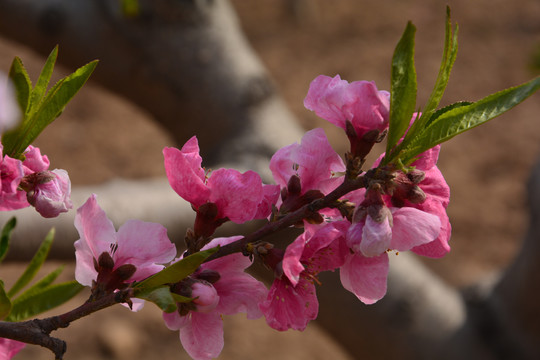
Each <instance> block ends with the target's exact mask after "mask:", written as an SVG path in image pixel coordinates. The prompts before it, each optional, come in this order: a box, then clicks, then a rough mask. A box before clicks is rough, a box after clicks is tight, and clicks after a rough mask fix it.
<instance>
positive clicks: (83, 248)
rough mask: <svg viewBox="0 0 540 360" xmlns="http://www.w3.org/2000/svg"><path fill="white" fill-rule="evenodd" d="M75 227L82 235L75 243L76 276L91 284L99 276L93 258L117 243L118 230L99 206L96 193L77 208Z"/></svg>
mask: <svg viewBox="0 0 540 360" xmlns="http://www.w3.org/2000/svg"><path fill="white" fill-rule="evenodd" d="M75 227H76V228H77V231H78V232H79V236H80V239H79V240H77V241H75V244H74V245H75V256H76V258H77V264H76V267H75V278H76V279H77V281H78V282H79V283H81V284H83V285H88V286H90V285H91V284H92V280H93V279H95V278H96V276H97V273H96V271H95V269H94V265H93V259H94V258H95V259H97V258H99V255H101V253H103V252H109V251H110V249H111V245H112V244H116V231H115V229H114V226H113V224H112V222H111V221H110V220H109V219H108V218H107V215H106V214H105V212H104V211H103V210H102V209H101V208H100V207H99V205H98V203H97V200H96V195H95V194H92V196H90V198H88V200H87V201H86V202H85V203H84V205H82V206H81V207H80V208H79V209H78V210H77V214H76V215H75Z"/></svg>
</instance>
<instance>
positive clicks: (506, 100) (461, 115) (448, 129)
mask: <svg viewBox="0 0 540 360" xmlns="http://www.w3.org/2000/svg"><path fill="white" fill-rule="evenodd" d="M539 88H540V77H537V78H535V79H533V80H531V81H529V82H526V83H524V84H522V85H519V86H516V87H513V88H510V89H506V90H503V91H500V92H497V93H495V94H492V95H489V96H487V97H485V98H484V99H482V100H479V101H477V102H475V103H472V104H468V105H462V106H456V107H453V108H451V109H450V110H448V111H445V112H442V113H441V114H440V116H438V117H437V118H433V120H430V123H429V125H428V126H427V127H426V128H424V129H423V131H422V132H420V133H419V134H418V136H416V137H415V138H413V139H412V140H411V142H410V144H409V146H407V148H405V149H404V151H403V154H402V156H401V157H400V159H401V160H402V162H403V164H405V165H407V164H409V163H410V162H411V161H412V159H414V158H415V157H416V156H417V155H419V154H421V153H422V152H424V151H426V150H428V149H431V148H432V147H434V146H436V145H438V144H440V143H443V142H445V141H447V140H449V139H451V138H452V137H454V136H456V135H458V134H461V133H462V132H464V131H467V130H470V129H472V128H474V127H476V126H478V125H481V124H483V123H485V122H487V121H489V120H491V119H493V118H495V117H497V116H499V115H501V114H502V113H504V112H506V111H508V110H510V109H511V108H513V107H514V106H516V105H517V104H519V103H521V102H522V101H523V100H525V99H526V98H527V97H529V96H530V95H532V94H533V93H534V92H535V91H537V90H538V89H539Z"/></svg>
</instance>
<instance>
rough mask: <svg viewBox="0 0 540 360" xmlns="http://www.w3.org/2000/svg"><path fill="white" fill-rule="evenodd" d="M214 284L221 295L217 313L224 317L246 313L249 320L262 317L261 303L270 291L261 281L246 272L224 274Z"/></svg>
mask: <svg viewBox="0 0 540 360" xmlns="http://www.w3.org/2000/svg"><path fill="white" fill-rule="evenodd" d="M220 275H221V278H220V279H219V280H218V281H217V282H216V283H215V284H214V287H215V288H216V291H217V293H218V295H219V303H218V305H217V308H216V311H217V312H218V313H220V314H224V315H234V314H238V313H246V315H247V318H248V319H258V318H260V317H261V316H262V313H261V311H260V309H259V303H260V302H261V301H263V300H264V299H265V298H266V295H267V294H268V289H266V286H264V284H263V283H262V282H260V281H259V280H257V279H255V278H254V277H252V276H251V275H248V274H246V273H244V272H242V273H236V274H232V273H222V272H220Z"/></svg>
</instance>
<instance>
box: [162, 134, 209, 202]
mask: <svg viewBox="0 0 540 360" xmlns="http://www.w3.org/2000/svg"><path fill="white" fill-rule="evenodd" d="M163 156H164V158H165V172H166V173H167V178H168V179H169V184H170V185H171V187H172V188H173V190H174V191H176V193H177V194H178V195H180V197H182V198H183V199H184V200H186V201H188V202H190V203H192V204H193V205H194V206H195V207H196V208H198V207H199V206H201V205H202V204H204V203H205V202H206V201H207V200H208V198H209V197H210V189H208V188H207V187H206V185H205V178H206V177H205V174H204V170H203V168H202V167H201V163H202V158H201V157H200V155H199V145H198V142H197V138H196V137H192V138H191V139H189V140H188V142H186V144H185V145H184V147H182V150H178V149H176V148H172V147H166V148H164V149H163Z"/></svg>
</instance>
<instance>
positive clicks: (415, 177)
mask: <svg viewBox="0 0 540 360" xmlns="http://www.w3.org/2000/svg"><path fill="white" fill-rule="evenodd" d="M407 177H408V178H409V180H411V182H412V183H413V184H420V183H421V182H422V180H424V179H425V178H426V173H425V172H423V171H421V170H412V171H409V172H408V173H407Z"/></svg>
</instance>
